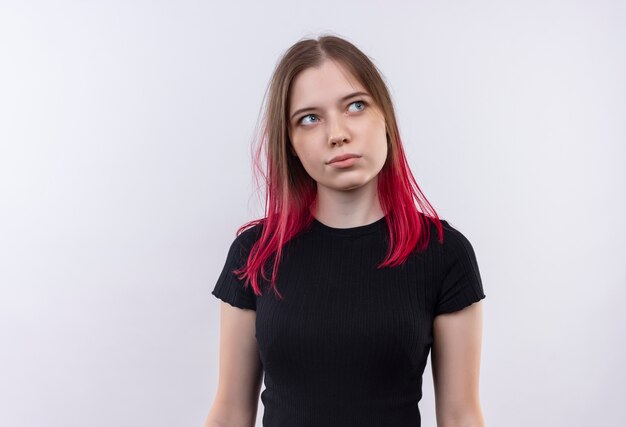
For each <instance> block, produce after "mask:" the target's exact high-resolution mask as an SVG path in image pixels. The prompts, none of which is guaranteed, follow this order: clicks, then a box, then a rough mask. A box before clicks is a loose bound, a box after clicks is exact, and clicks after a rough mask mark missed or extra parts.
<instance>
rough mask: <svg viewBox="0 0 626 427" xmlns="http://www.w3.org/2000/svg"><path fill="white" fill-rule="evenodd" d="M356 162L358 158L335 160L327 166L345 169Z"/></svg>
mask: <svg viewBox="0 0 626 427" xmlns="http://www.w3.org/2000/svg"><path fill="white" fill-rule="evenodd" d="M358 160H359V157H348V158H346V159H344V160H336V161H334V162H332V163H329V165H330V166H333V167H336V168H347V167H350V166H352V165H353V164H355V163H356V162H357V161H358Z"/></svg>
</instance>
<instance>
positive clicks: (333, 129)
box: [328, 117, 349, 146]
mask: <svg viewBox="0 0 626 427" xmlns="http://www.w3.org/2000/svg"><path fill="white" fill-rule="evenodd" d="M328 128H329V130H328V132H329V134H328V141H329V143H330V145H333V146H334V145H336V144H339V145H341V144H343V143H346V142H348V141H349V137H348V132H347V130H346V128H345V124H344V122H343V118H342V117H334V118H330V119H329V120H328Z"/></svg>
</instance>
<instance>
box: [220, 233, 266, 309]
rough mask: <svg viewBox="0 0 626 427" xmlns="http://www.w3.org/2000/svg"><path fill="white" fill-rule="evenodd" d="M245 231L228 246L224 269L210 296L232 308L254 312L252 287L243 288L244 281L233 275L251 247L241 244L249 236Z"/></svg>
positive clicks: (254, 298) (243, 262) (254, 304)
mask: <svg viewBox="0 0 626 427" xmlns="http://www.w3.org/2000/svg"><path fill="white" fill-rule="evenodd" d="M247 231H248V230H247ZM247 231H244V232H243V233H242V234H240V235H239V236H237V237H236V238H235V240H234V241H233V242H232V244H231V245H230V249H229V250H228V255H227V256H226V262H225V263H224V268H223V269H222V273H221V274H220V276H219V278H218V279H217V283H216V284H215V287H214V288H213V291H212V292H211V294H213V295H214V296H216V297H217V298H219V299H221V300H222V301H224V302H227V303H229V304H230V305H232V306H234V307H239V308H247V309H250V310H256V295H255V294H254V291H253V289H252V285H251V284H248V286H247V287H244V281H243V280H240V279H239V278H238V277H237V275H236V274H235V273H233V270H237V269H239V268H241V267H242V266H243V265H244V264H245V262H246V260H247V256H248V253H249V250H250V247H251V245H249V244H244V243H243V242H244V241H245V236H246V235H249V234H250V233H248V232H247Z"/></svg>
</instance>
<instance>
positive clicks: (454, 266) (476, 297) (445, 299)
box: [434, 221, 486, 316]
mask: <svg viewBox="0 0 626 427" xmlns="http://www.w3.org/2000/svg"><path fill="white" fill-rule="evenodd" d="M442 223H443V227H444V242H443V249H442V256H443V262H442V264H441V265H442V266H443V271H442V275H441V276H440V277H442V280H441V282H440V285H439V290H438V297H437V303H436V304H435V313H434V315H435V316H437V315H439V314H444V313H452V312H454V311H458V310H461V309H463V308H465V307H467V306H469V305H471V304H473V303H475V302H478V301H480V300H482V299H483V298H485V297H486V296H485V293H484V291H483V284H482V280H481V277H480V271H479V269H478V261H477V260H476V254H475V253H474V248H473V247H472V245H471V243H470V242H469V240H468V239H467V238H466V237H465V236H464V235H463V234H462V233H461V232H460V231H458V230H457V229H455V228H454V227H452V226H451V225H449V224H448V223H447V222H445V221H442Z"/></svg>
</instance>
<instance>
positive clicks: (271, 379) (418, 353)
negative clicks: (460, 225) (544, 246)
mask: <svg viewBox="0 0 626 427" xmlns="http://www.w3.org/2000/svg"><path fill="white" fill-rule="evenodd" d="M429 224H430V223H429ZM442 224H443V229H444V242H443V244H441V243H439V241H438V240H437V232H436V229H435V227H434V225H432V229H431V234H430V236H431V238H430V241H429V245H428V248H427V249H426V251H424V252H421V253H418V252H417V250H414V251H413V252H412V254H411V255H410V256H409V258H408V260H407V261H406V262H405V263H404V264H403V265H400V266H397V267H393V268H382V269H377V268H376V266H377V265H378V264H380V262H381V261H382V260H383V259H384V257H385V255H386V253H387V249H388V248H387V245H388V243H387V242H388V240H387V239H388V231H387V224H386V222H385V217H383V218H381V219H379V220H378V221H376V222H373V223H371V224H367V225H363V226H359V227H353V228H332V227H329V226H327V225H325V224H323V223H321V222H319V221H318V220H316V219H314V220H313V223H312V225H311V227H310V228H309V229H307V230H306V231H305V232H303V233H302V234H300V235H298V236H297V237H295V238H294V239H293V240H291V241H290V242H288V243H287V244H286V245H285V247H284V248H283V255H282V258H281V264H280V267H279V269H278V276H277V282H276V285H277V288H278V291H279V292H280V294H281V295H282V296H283V298H284V300H283V301H281V300H279V299H278V297H277V296H275V294H274V292H272V291H271V290H270V289H269V288H268V287H267V286H268V285H267V282H261V283H262V285H261V289H262V291H263V295H262V296H259V297H257V296H256V295H255V294H254V293H253V291H252V287H251V286H248V287H245V288H244V286H243V281H240V280H238V279H237V277H236V275H234V274H233V273H232V270H234V269H237V268H239V267H241V266H242V265H243V263H244V261H245V259H246V256H247V254H248V252H249V250H250V248H251V247H252V244H253V243H254V242H255V241H256V239H258V237H259V236H260V231H261V226H260V225H256V226H254V227H252V228H250V229H247V230H246V231H244V232H243V233H241V234H240V235H239V236H237V237H236V238H235V240H234V241H233V243H232V245H231V247H230V250H229V252H228V256H227V259H226V263H225V265H224V268H223V271H222V273H221V275H220V276H219V278H218V280H217V283H216V285H215V288H214V289H213V291H212V294H213V295H215V296H216V297H218V298H220V299H221V300H223V301H226V302H228V303H230V304H231V305H233V306H235V307H240V308H245V309H252V310H256V338H257V342H258V347H259V352H260V355H259V356H260V359H261V361H262V363H263V369H264V373H265V390H263V392H262V393H261V401H262V402H263V405H264V415H263V426H264V427H320V426H324V427H332V426H341V427H351V426H355V427H356V426H358V427H368V426H372V427H381V426H393V427H406V426H416V427H417V426H419V425H420V412H419V409H418V402H419V400H420V399H421V397H422V374H423V372H424V368H425V366H426V361H427V358H428V354H429V352H430V347H431V344H432V341H433V336H432V327H433V319H434V317H435V316H437V315H438V314H442V313H450V312H454V311H457V310H460V309H462V308H464V307H466V306H468V305H470V304H472V303H474V302H477V301H479V300H481V299H483V298H485V294H484V292H483V287H482V282H481V277H480V273H479V270H478V263H477V261H476V256H475V254H474V250H473V248H472V245H471V244H470V242H469V241H468V239H467V238H466V237H465V236H464V235H463V234H461V232H460V231H458V230H456V229H455V228H453V227H452V226H451V225H450V224H449V223H448V222H447V221H445V220H442ZM267 271H268V272H269V273H271V268H268V270H267ZM264 286H265V287H264Z"/></svg>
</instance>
